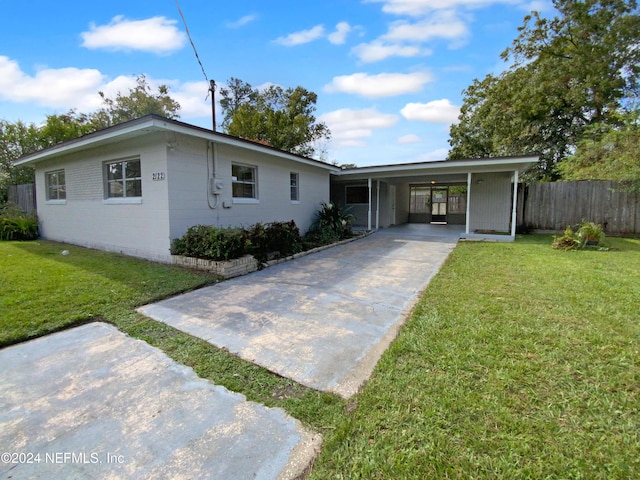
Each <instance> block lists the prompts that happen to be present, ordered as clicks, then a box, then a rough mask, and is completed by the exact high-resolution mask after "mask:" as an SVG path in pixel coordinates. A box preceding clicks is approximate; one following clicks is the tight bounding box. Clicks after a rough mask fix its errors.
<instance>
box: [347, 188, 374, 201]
mask: <svg viewBox="0 0 640 480" xmlns="http://www.w3.org/2000/svg"><path fill="white" fill-rule="evenodd" d="M345 188H346V191H345V195H346V200H347V201H346V203H347V204H348V205H354V204H358V203H366V204H368V203H369V187H367V186H366V185H347V186H346V187H345Z"/></svg>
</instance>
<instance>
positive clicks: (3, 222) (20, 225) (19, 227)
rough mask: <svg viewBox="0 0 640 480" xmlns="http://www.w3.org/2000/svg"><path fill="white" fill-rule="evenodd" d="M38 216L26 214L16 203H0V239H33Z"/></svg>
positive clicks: (36, 228)
mask: <svg viewBox="0 0 640 480" xmlns="http://www.w3.org/2000/svg"><path fill="white" fill-rule="evenodd" d="M38 234H39V233H38V218H37V217H36V216H35V215H28V214H26V213H25V212H24V211H23V210H22V209H20V208H19V207H18V206H16V205H12V204H5V205H0V240H35V239H36V238H38Z"/></svg>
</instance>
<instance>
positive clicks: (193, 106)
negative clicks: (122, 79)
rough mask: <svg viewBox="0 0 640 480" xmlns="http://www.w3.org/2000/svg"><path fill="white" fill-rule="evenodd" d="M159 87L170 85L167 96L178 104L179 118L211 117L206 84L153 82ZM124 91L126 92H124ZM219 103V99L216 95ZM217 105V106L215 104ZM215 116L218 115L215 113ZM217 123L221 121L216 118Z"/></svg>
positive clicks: (203, 82) (202, 82) (209, 97)
mask: <svg viewBox="0 0 640 480" xmlns="http://www.w3.org/2000/svg"><path fill="white" fill-rule="evenodd" d="M156 83H157V84H158V85H161V84H162V83H164V84H166V85H170V87H171V91H170V92H169V96H170V97H171V98H173V99H174V100H175V101H176V102H178V103H179V104H180V116H181V117H186V118H203V117H211V96H210V95H209V96H208V97H207V94H208V92H209V84H208V83H207V82H205V81H204V80H203V81H200V82H185V83H178V82H154V85H155V84H156ZM125 91H126V90H125ZM216 99H217V100H218V101H219V100H220V97H219V96H218V95H216ZM216 105H217V104H216ZM216 115H218V113H217V112H216ZM216 120H217V121H219V120H222V119H221V118H216Z"/></svg>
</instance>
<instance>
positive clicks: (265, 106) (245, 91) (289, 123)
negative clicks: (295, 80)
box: [220, 78, 331, 157]
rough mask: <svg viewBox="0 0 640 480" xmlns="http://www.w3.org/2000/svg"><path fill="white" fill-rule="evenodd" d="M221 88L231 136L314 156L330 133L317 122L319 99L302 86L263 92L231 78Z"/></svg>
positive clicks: (225, 126)
mask: <svg viewBox="0 0 640 480" xmlns="http://www.w3.org/2000/svg"><path fill="white" fill-rule="evenodd" d="M227 83H228V85H229V88H228V89H225V88H223V89H221V90H220V93H221V95H222V99H221V100H220V105H221V106H222V109H223V111H224V120H223V122H222V126H223V128H225V130H226V132H227V133H228V134H230V135H234V136H236V137H242V138H246V139H248V140H254V141H258V142H261V143H265V144H267V145H270V146H272V147H276V148H279V149H281V150H285V151H287V152H291V153H295V154H297V155H303V156H307V157H312V156H315V155H318V154H319V153H321V152H318V151H317V150H316V148H317V147H316V144H317V142H318V141H322V140H328V139H329V138H330V136H331V132H330V131H329V129H328V128H327V126H326V125H325V124H324V123H317V122H316V117H315V116H314V112H315V109H316V102H317V100H318V96H317V95H316V94H315V93H314V92H310V91H308V90H306V89H305V88H303V87H296V88H295V89H294V88H287V89H283V88H282V87H280V86H276V85H272V86H270V87H268V88H267V89H266V90H264V91H262V92H260V91H258V90H257V89H253V88H252V87H251V85H249V84H248V83H246V82H243V81H242V80H238V79H236V78H231V79H230V80H229V81H228V82H227Z"/></svg>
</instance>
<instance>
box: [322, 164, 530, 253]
mask: <svg viewBox="0 0 640 480" xmlns="http://www.w3.org/2000/svg"><path fill="white" fill-rule="evenodd" d="M537 162H538V157H537V156H531V155H526V156H524V155H523V156H511V157H492V158H476V159H464V160H441V161H433V162H422V163H406V164H400V165H382V166H374V167H361V168H349V169H344V170H341V171H340V172H339V173H338V174H337V175H333V176H332V178H331V199H332V201H333V202H335V203H337V204H338V205H342V206H345V207H347V208H348V209H349V212H350V213H352V214H353V215H354V216H355V217H356V220H355V225H356V226H359V227H363V228H366V229H367V230H378V229H380V228H385V227H389V226H392V225H399V224H403V223H428V224H432V225H460V226H461V227H464V233H462V234H461V237H463V238H490V239H495V240H505V241H509V240H514V239H515V232H516V212H517V203H518V195H517V189H518V181H519V179H520V176H521V175H522V173H523V172H524V171H526V170H527V169H529V168H530V167H531V166H532V165H534V164H536V163H537Z"/></svg>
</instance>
